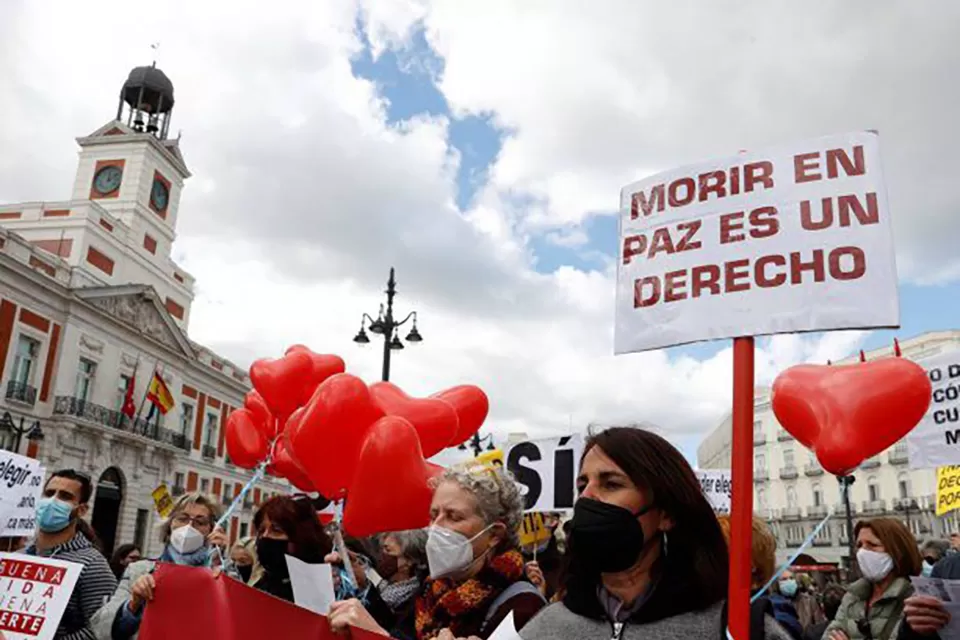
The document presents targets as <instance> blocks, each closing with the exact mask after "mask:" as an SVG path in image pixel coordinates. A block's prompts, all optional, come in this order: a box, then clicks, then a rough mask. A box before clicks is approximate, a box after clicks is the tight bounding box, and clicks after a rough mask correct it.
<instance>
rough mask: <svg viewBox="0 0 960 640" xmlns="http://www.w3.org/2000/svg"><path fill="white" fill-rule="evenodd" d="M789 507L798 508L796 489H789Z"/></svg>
mask: <svg viewBox="0 0 960 640" xmlns="http://www.w3.org/2000/svg"><path fill="white" fill-rule="evenodd" d="M787 507H789V508H791V509H796V508H797V490H796V488H794V487H787Z"/></svg>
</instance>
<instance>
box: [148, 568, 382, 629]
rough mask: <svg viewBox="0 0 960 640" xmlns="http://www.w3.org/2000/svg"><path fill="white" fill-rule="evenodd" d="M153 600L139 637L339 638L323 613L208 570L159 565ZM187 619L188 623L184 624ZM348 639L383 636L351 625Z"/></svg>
mask: <svg viewBox="0 0 960 640" xmlns="http://www.w3.org/2000/svg"><path fill="white" fill-rule="evenodd" d="M153 577H154V580H155V581H156V583H157V588H156V590H155V591H154V596H153V600H152V601H150V603H149V604H148V605H147V606H146V608H145V609H144V614H143V621H142V622H141V623H140V635H139V636H138V637H139V639H140V640H170V639H171V638H176V639H177V640H263V638H311V639H312V640H342V639H343V638H344V636H339V635H335V634H334V633H333V631H331V630H330V624H329V623H328V622H327V619H326V618H325V617H324V616H320V615H317V614H315V613H313V612H312V611H308V610H307V609H304V608H302V607H298V606H296V605H295V604H292V603H290V602H286V601H284V600H281V599H279V598H274V597H273V596H271V595H268V594H266V593H264V592H262V591H260V590H258V589H254V588H252V587H248V586H247V585H245V584H243V583H242V582H239V581H237V580H233V579H231V578H228V577H226V576H224V575H219V576H217V577H214V575H213V572H211V571H210V570H209V569H204V568H199V567H186V566H181V565H173V564H166V563H160V564H158V565H157V570H156V572H154V574H153ZM185 621H189V624H185V623H184V622H185ZM348 637H350V638H351V639H352V640H383V636H380V635H376V634H373V633H370V632H369V631H363V630H361V629H357V628H354V627H351V628H350V631H349V636H348Z"/></svg>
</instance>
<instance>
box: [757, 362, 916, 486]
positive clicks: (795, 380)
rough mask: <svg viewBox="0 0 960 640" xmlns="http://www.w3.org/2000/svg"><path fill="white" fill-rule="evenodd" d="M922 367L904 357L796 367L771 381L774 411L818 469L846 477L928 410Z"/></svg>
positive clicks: (889, 443) (891, 442) (902, 433)
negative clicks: (814, 459)
mask: <svg viewBox="0 0 960 640" xmlns="http://www.w3.org/2000/svg"><path fill="white" fill-rule="evenodd" d="M931 394H932V389H931V386H930V380H929V379H928V378H927V374H926V372H925V371H924V370H923V368H922V367H921V366H920V365H918V364H916V363H914V362H911V361H910V360H905V359H903V358H885V359H883V360H874V361H872V362H866V363H861V364H852V365H845V366H836V365H834V366H824V365H809V364H805V365H799V366H796V367H791V368H790V369H787V370H786V371H784V372H783V373H781V374H780V375H779V376H777V379H776V380H775V381H774V383H773V397H772V400H771V404H772V405H773V413H774V415H776V417H777V420H778V421H779V422H780V424H781V425H782V426H783V428H784V429H786V430H787V431H789V432H790V433H791V434H792V435H793V436H794V437H795V438H796V439H797V440H798V441H799V442H800V443H801V444H802V445H804V446H805V447H808V448H809V449H811V450H813V451H814V452H815V453H816V454H817V459H818V460H819V461H820V464H821V465H823V468H824V469H826V470H827V471H829V472H830V473H833V474H835V475H838V476H840V475H846V474H848V473H850V472H851V471H853V470H854V469H856V468H857V467H858V466H860V464H861V463H862V462H863V461H864V460H866V459H867V458H870V457H871V456H874V455H876V454H878V453H880V452H881V451H884V450H885V449H888V448H889V447H891V446H893V445H894V444H895V443H896V442H897V441H898V440H900V439H901V438H903V437H904V436H905V435H907V434H908V433H909V432H910V430H911V429H913V428H914V427H915V426H917V424H919V422H920V420H921V419H923V416H924V414H925V413H926V412H927V409H928V408H929V406H930V400H931Z"/></svg>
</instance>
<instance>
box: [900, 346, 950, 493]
mask: <svg viewBox="0 0 960 640" xmlns="http://www.w3.org/2000/svg"><path fill="white" fill-rule="evenodd" d="M918 364H919V365H920V366H922V367H923V368H924V369H925V370H926V372H927V377H928V378H930V386H931V387H933V397H932V398H931V399H930V408H929V409H928V410H927V414H926V415H925V416H924V417H923V420H921V421H920V424H918V425H917V426H916V427H915V428H914V429H913V431H911V432H910V433H909V434H907V452H908V454H909V460H910V467H911V468H913V469H932V468H935V467H942V466H949V465H956V464H960V350H954V351H948V352H946V353H940V354H937V355H935V356H932V357H930V358H925V359H923V360H920V361H918ZM938 502H939V500H938Z"/></svg>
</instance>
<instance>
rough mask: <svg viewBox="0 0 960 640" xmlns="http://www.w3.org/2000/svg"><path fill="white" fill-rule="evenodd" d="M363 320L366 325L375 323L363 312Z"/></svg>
mask: <svg viewBox="0 0 960 640" xmlns="http://www.w3.org/2000/svg"><path fill="white" fill-rule="evenodd" d="M363 319H364V320H366V321H367V322H368V323H370V324H373V323H374V322H376V320H374V319H373V318H371V317H370V314H369V313H367V312H366V311H364V312H363Z"/></svg>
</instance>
